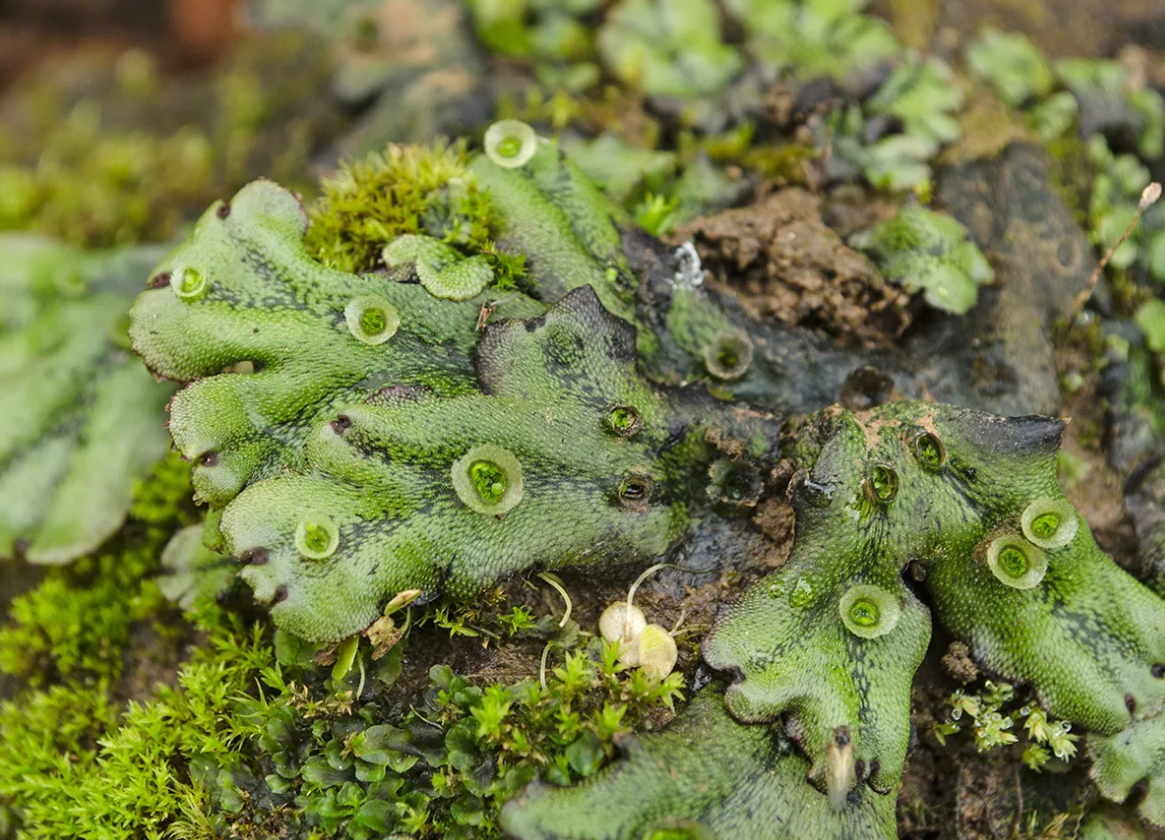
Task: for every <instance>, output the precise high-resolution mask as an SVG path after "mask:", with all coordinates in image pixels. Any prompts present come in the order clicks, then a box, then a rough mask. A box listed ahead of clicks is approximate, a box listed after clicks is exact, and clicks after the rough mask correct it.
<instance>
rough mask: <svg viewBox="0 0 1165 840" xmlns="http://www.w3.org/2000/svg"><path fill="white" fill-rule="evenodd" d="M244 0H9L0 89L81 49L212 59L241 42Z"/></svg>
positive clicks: (184, 63) (167, 60)
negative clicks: (25, 72) (240, 25)
mask: <svg viewBox="0 0 1165 840" xmlns="http://www.w3.org/2000/svg"><path fill="white" fill-rule="evenodd" d="M240 5H241V0H165V2H164V3H162V2H158V0H7V2H3V3H0V87H3V86H5V85H7V84H8V83H10V82H12V81H13V80H14V79H15V78H16V77H17V76H19V75H20V74H21V73H23V72H24V71H26V70H28V69H30V68H31V67H33V66H35V65H38V64H40V63H41V62H42V61H45V60H49V59H52V58H54V57H59V56H61V55H62V54H71V53H75V52H77V51H81V50H83V51H97V52H105V51H108V52H113V53H117V52H121V51H123V50H125V49H129V48H138V49H146V50H148V51H150V52H151V53H153V54H154V55H155V57H156V58H157V60H158V62H159V64H160V65H161V66H163V67H166V68H169V69H183V68H189V67H197V66H202V65H206V64H209V63H211V62H214V61H215V60H217V59H219V58H221V57H223V56H224V55H226V54H227V53H229V52H230V51H231V50H232V49H233V48H234V46H235V45H236V43H237V42H238V40H239V31H240V27H239V23H238V20H239V15H238V7H239V6H240Z"/></svg>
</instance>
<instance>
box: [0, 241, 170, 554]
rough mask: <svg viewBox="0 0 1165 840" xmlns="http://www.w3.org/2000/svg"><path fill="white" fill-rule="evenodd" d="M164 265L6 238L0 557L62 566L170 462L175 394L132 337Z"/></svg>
mask: <svg viewBox="0 0 1165 840" xmlns="http://www.w3.org/2000/svg"><path fill="white" fill-rule="evenodd" d="M157 256H158V251H157V250H156V249H151V248H144V249H138V250H127V251H113V252H105V253H88V252H83V251H80V250H78V249H75V248H73V247H72V246H68V245H65V244H63V243H60V242H57V241H55V240H52V239H48V238H42V237H39V236H36V235H32V234H4V235H2V236H0V266H2V267H0V290H2V293H3V296H4V316H3V322H0V411H3V412H4V413H5V415H6V417H7V420H6V421H5V423H4V428H3V431H2V432H0V556H4V557H12V556H14V555H20V556H23V557H26V558H27V559H29V560H31V561H32V562H35V563H64V562H67V561H69V560H72V559H73V558H75V557H78V556H80V555H82V554H84V553H86V552H89V551H92V550H93V549H95V548H97V546H98V545H100V544H101V543H102V542H103V541H104V540H106V539H107V538H108V537H110V536H111V535H112V534H113V533H114V532H116V531H117V529H118V528H119V527H120V526H121V523H122V521H123V519H124V517H125V515H126V512H127V510H128V509H129V506H130V502H131V500H132V498H133V488H134V483H135V482H136V481H137V479H139V478H141V477H143V476H144V475H145V474H146V473H147V472H148V471H149V469H150V467H151V466H153V464H154V463H155V462H157V461H158V460H159V459H160V458H161V457H162V456H163V455H165V453H166V448H167V441H166V437H167V435H166V432H165V429H163V428H162V427H161V425H160V424H159V422H158V418H159V416H160V413H161V412H162V410H163V407H164V406H165V405H166V401H167V400H168V399H169V398H170V396H171V395H172V394H173V392H174V389H173V388H171V387H169V386H167V385H160V384H158V383H157V382H155V381H154V380H153V378H152V377H151V376H150V375H149V373H148V372H147V371H145V370H143V369H142V367H141V365H140V363H139V362H138V360H137V359H135V358H134V356H133V354H132V353H131V352H130V351H129V337H128V336H127V335H126V332H125V331H126V324H127V320H128V319H127V311H128V309H129V305H130V303H131V302H132V301H133V297H134V295H136V294H137V292H138V290H139V289H140V284H141V276H142V272H143V271H145V270H147V268H148V266H149V265H150V264H151V263H152V262H154V260H156V259H157Z"/></svg>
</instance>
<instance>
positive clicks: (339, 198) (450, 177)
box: [305, 144, 524, 288]
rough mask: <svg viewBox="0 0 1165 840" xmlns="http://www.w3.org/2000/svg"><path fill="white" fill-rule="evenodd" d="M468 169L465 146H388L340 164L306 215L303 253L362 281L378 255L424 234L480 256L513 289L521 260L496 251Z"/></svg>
mask: <svg viewBox="0 0 1165 840" xmlns="http://www.w3.org/2000/svg"><path fill="white" fill-rule="evenodd" d="M468 164H469V155H468V152H467V151H466V147H465V145H464V144H458V145H441V144H437V145H433V146H389V147H388V149H386V150H385V151H384V152H380V153H373V154H370V155H368V156H367V157H364V158H362V159H358V160H352V161H348V162H346V163H344V164H343V165H342V166H341V168H340V170H339V171H338V172H337V173H336V174H334V175H332V176H330V177H328V178H325V179H324V181H323V183H322V184H321V195H320V198H319V200H318V201H317V202H316V203H315V204H313V205H312V206H311V207H310V208H309V215H310V217H311V226H310V227H309V228H308V232H307V237H306V239H305V246H306V247H307V250H308V253H309V254H311V255H312V256H313V257H315V258H316V259H317V260H319V261H320V262H321V263H323V264H324V265H325V266H328V267H329V268H336V269H339V270H340V271H346V272H349V273H352V274H361V273H364V272H367V271H371V270H372V269H373V268H374V267H376V266H377V265H379V264H381V252H382V251H383V250H384V248H385V246H387V245H388V244H389V243H391V242H392V241H393V240H395V239H397V238H398V237H401V236H406V237H407V236H415V235H427V236H430V237H435V238H437V239H439V240H441V241H443V242H445V243H448V244H449V245H451V246H455V247H456V248H457V249H458V250H460V251H462V252H465V253H468V254H481V255H484V256H485V257H486V259H487V260H488V262H489V267H490V268H491V269H492V270H493V272H494V275H495V278H496V280H495V282H496V283H497V284H498V285H499V286H500V287H502V288H505V287H506V286H512V285H513V284H515V283H516V282H517V281H518V280H519V279H520V278H521V277H522V275H523V273H524V269H523V262H524V260H523V258H522V257H520V256H515V255H511V254H507V253H504V252H501V251H499V250H498V249H497V248H496V247H495V246H494V240H495V239H496V238H497V236H498V234H499V225H500V219H499V218H498V215H497V212H496V211H495V210H494V207H493V204H492V203H491V201H490V198H489V195H488V193H487V192H486V191H485V190H482V189H481V188H479V186H478V184H477V179H476V178H474V176H473V175H472V174H471V173H470V172H469V169H468Z"/></svg>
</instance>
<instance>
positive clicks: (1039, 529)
mask: <svg viewBox="0 0 1165 840" xmlns="http://www.w3.org/2000/svg"><path fill="white" fill-rule="evenodd" d="M1078 527H1079V521H1078V519H1077V517H1076V511H1075V510H1074V509H1073V508H1072V505H1070V504H1069V503H1068V501H1067V500H1066V499H1036V500H1035V501H1033V502H1032V503H1031V504H1029V505H1028V506H1027V507H1026V508H1024V511H1023V515H1022V516H1021V517H1020V530H1021V531H1022V534H1002V535H1000V536H998V537H996V538H995V539H994V540H992V541H991V543H990V545H988V546H987V565H988V566H989V567H990V569H991V573H992V574H993V575H995V577H996V578H997V579H998V580H999V582H1000V583H1002V584H1004V585H1006V586H1010V587H1013V588H1014V589H1033V588H1034V587H1036V586H1038V585H1039V583H1040V581H1042V580H1043V579H1044V575H1045V574H1047V571H1048V557H1047V554H1046V553H1045V550H1047V549H1056V548H1063V547H1064V546H1066V545H1067V544H1068V543H1070V542H1071V541H1072V538H1073V537H1075V536H1076V531H1077V528H1078Z"/></svg>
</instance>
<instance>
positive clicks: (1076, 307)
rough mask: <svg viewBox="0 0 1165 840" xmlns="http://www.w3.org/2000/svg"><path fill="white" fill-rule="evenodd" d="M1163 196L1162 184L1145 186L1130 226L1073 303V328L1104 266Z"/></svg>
mask: <svg viewBox="0 0 1165 840" xmlns="http://www.w3.org/2000/svg"><path fill="white" fill-rule="evenodd" d="M1160 197H1161V185H1160V184H1159V183H1157V182H1156V181H1154V182H1153V183H1151V184H1149V186H1147V187H1145V189H1144V190H1143V191H1142V192H1141V200H1140V202H1139V203H1138V204H1137V212H1136V213H1134V214H1133V218H1132V221H1130V222H1129V226H1128V227H1127V228H1125V232H1124V233H1122V234H1121V235H1120V238H1119V239H1117V241H1116V242H1114V243H1113V246H1112V247H1111V248H1109V249H1108V250H1107V251H1105V252H1104V256H1103V257H1101V258H1100V262H1099V263H1097V265H1096V269H1095V270H1094V271H1093V272H1092V276H1091V277H1089V278H1088V285H1087V286H1085V287H1084V289H1083V291H1081V292H1080V294H1078V295H1076V301H1075V303H1073V305H1072V317H1071V318H1069V319H1068V327H1069V328H1071V326H1072V325H1073V324H1075V323H1076V319H1077V318H1079V317H1080V313H1081V312H1083V311H1084V305H1085V304H1087V303H1088V299H1089V298H1090V297H1092V292H1093V291H1094V290H1095V289H1096V284H1097V283H1098V282H1100V275H1101V274H1102V273H1103V272H1104V267H1105V266H1106V265H1108V261H1109V260H1111V259H1112V255H1113V254H1115V253H1116V249H1117V248H1119V247H1120V246H1121V245H1122V244H1123V243H1124V241H1125V240H1126V239H1128V238H1129V234H1131V233H1132V232H1133V228H1135V227H1136V226H1137V222H1139V221H1140V220H1141V216H1142V215H1143V214H1144V212H1145V211H1146V210H1148V209H1149V208H1150V207H1152V206H1153V204H1154V203H1156V201H1157V199H1159V198H1160Z"/></svg>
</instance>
